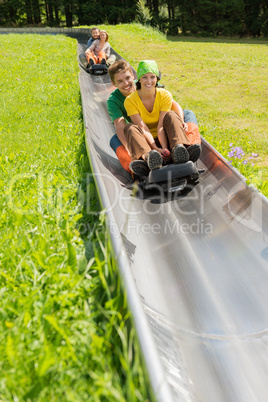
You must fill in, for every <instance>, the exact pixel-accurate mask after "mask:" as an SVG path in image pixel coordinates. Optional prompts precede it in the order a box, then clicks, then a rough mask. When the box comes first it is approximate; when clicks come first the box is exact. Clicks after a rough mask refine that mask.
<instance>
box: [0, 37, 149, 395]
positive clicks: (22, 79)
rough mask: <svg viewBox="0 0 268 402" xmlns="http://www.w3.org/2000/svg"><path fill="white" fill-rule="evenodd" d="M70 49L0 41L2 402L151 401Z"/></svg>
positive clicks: (46, 41) (55, 41)
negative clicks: (93, 170)
mask: <svg viewBox="0 0 268 402" xmlns="http://www.w3.org/2000/svg"><path fill="white" fill-rule="evenodd" d="M76 51H77V50H76V41H75V40H73V39H70V38H66V37H64V36H60V35H57V36H45V35H44V36H43V35H14V34H10V35H1V42H0V75H1V81H0V92H1V97H0V108H1V114H0V146H1V152H0V183H1V189H2V191H1V194H0V205H1V217H0V228H1V243H0V289H1V300H0V318H1V319H0V372H1V378H0V400H1V401H8V402H10V401H18V400H19V401H24V400H25V401H75V402H77V401H94V402H96V401H101V402H103V401H107V402H108V401H109V402H110V401H116V402H117V401H144V400H149V398H150V400H152V399H153V398H152V396H150V394H151V391H150V387H149V385H148V377H147V375H146V372H145V370H144V364H143V361H142V358H141V354H140V351H139V347H138V343H137V339H136V335H135V332H134V329H133V325H132V319H131V316H130V313H129V310H128V308H127V303H126V296H125V294H124V291H123V290H122V287H121V282H120V278H119V275H118V272H117V269H116V266H115V261H114V259H113V253H112V250H111V245H110V241H109V238H108V237H107V230H105V222H104V215H103V214H102V213H101V210H100V205H99V202H98V197H97V194H96V189H95V186H94V182H93V180H92V177H91V174H90V171H89V163H88V159H87V156H86V149H85V144H84V127H83V118H82V111H81V99H80V91H79V84H78V63H77V55H76ZM87 190H90V191H87ZM87 194H90V199H89V200H87V199H86V197H87ZM87 202H90V208H91V213H90V214H87V211H86V209H85V206H86V203H87ZM85 251H86V256H87V258H86V257H85Z"/></svg>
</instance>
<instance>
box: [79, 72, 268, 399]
mask: <svg viewBox="0 0 268 402" xmlns="http://www.w3.org/2000/svg"><path fill="white" fill-rule="evenodd" d="M80 86H81V93H82V102H83V110H84V119H85V126H86V142H87V147H88V150H89V154H90V158H91V161H92V165H93V169H94V172H95V175H96V181H97V184H98V188H99V191H100V196H101V198H102V203H103V206H104V207H105V208H106V209H107V215H108V221H109V227H110V232H111V238H112V241H113V244H114V247H115V251H116V253H117V257H118V261H119V268H120V270H121V273H122V275H123V278H124V279H125V281H126V282H125V283H126V286H127V291H128V295H130V299H131V300H130V307H131V309H132V311H133V315H134V319H135V324H136V326H137V327H138V328H137V330H138V334H139V337H140V342H141V346H142V348H143V352H144V354H145V358H146V362H147V367H148V365H149V367H148V370H149V373H150V376H151V379H152V377H154V369H156V372H157V370H158V374H157V375H156V377H157V379H156V381H154V379H153V382H154V384H153V386H154V389H155V390H156V393H157V389H158V390H159V389H160V388H161V385H163V384H164V389H162V393H161V392H160V393H158V394H157V398H158V400H163V401H168V400H174V401H205V402H210V401H211V402H215V401H226V402H230V401H234V402H238V401H241V402H247V401H248V402H252V401H263V402H266V401H267V400H268V388H267V385H266V384H267V376H268V375H267V373H268V357H267V356H268V354H267V352H268V336H267V335H268V330H267V328H268V309H267V306H268V291H267V283H268V242H267V232H268V213H267V211H268V204H267V199H266V198H264V197H262V196H261V195H260V194H259V193H258V192H257V191H256V190H254V189H253V188H250V187H248V186H247V185H246V183H245V180H244V178H243V177H242V176H241V175H240V174H239V173H238V172H237V171H236V170H235V169H233V168H231V167H230V166H229V165H228V163H227V162H226V161H225V160H224V158H222V157H221V155H219V154H218V153H217V152H216V151H215V150H214V149H213V148H212V147H211V146H210V145H209V144H208V143H207V142H206V141H205V140H203V143H202V155H201V159H200V160H199V161H198V168H200V169H204V173H203V174H202V175H200V178H199V180H198V182H197V183H196V184H195V185H194V186H193V187H192V188H191V189H190V190H189V191H188V192H185V193H184V192H182V193H180V192H178V193H175V194H166V193H164V192H162V191H161V189H159V188H156V189H155V190H154V191H151V192H146V191H142V190H140V191H138V193H137V194H136V195H134V194H133V192H132V191H131V189H130V188H129V187H130V186H129V184H130V183H131V180H132V179H131V177H130V175H128V173H126V172H125V171H124V170H123V169H122V168H121V166H120V164H119V161H118V160H117V158H116V156H115V154H114V152H113V151H112V149H111V148H110V146H109V141H110V138H111V137H112V135H113V134H114V132H115V131H114V127H113V124H112V123H111V121H110V118H109V115H108V113H107V108H106V101H107V98H108V96H109V94H110V93H111V92H112V91H113V90H114V87H113V86H112V84H111V82H110V80H109V77H108V76H103V77H92V76H89V75H88V74H86V73H85V72H84V71H81V74H80ZM137 295H138V296H139V301H138V302H137V300H136V297H137ZM136 302H137V305H138V308H137V310H139V311H137V310H136V311H135V307H136ZM141 306H142V308H141ZM144 313H145V315H146V324H145V321H144V324H141V322H143V320H144ZM147 325H148V327H147ZM143 326H144V327H143ZM142 327H143V328H147V329H148V331H149V332H150V334H149V336H148V333H147V332H146V331H147V329H146V331H143V328H142ZM145 332H146V333H145ZM142 336H145V338H144V342H145V343H146V341H147V342H149V343H150V336H152V343H153V344H154V345H155V346H156V349H154V346H153V345H152V351H151V352H152V355H151V356H149V355H148V353H147V352H148V350H147V349H146V348H147V347H146V346H144V345H143V339H142V338H141V337H142ZM145 339H146V340H145ZM156 351H157V354H158V357H159V359H158V358H157V364H156V365H155V366H154V364H153V363H152V360H153V359H152V356H153V355H154V353H155V352H156ZM146 353H147V356H146ZM161 370H163V372H164V379H161V376H162V375H163V372H162V371H161ZM156 377H155V378H156ZM165 393H166V394H165Z"/></svg>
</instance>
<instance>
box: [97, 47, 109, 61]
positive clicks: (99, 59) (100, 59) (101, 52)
mask: <svg viewBox="0 0 268 402" xmlns="http://www.w3.org/2000/svg"><path fill="white" fill-rule="evenodd" d="M103 59H104V60H105V61H106V60H107V54H106V53H105V52H103V51H102V50H101V51H100V52H99V56H98V62H97V63H98V64H100V63H101V61H102V60H103Z"/></svg>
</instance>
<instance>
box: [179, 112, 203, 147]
mask: <svg viewBox="0 0 268 402" xmlns="http://www.w3.org/2000/svg"><path fill="white" fill-rule="evenodd" d="M183 113H184V122H185V123H187V126H188V130H187V132H186V135H187V137H188V139H189V141H190V143H191V145H193V144H199V145H201V137H200V132H199V128H198V124H197V120H196V117H195V114H194V112H192V111H191V110H184V111H183Z"/></svg>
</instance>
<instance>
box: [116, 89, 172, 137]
mask: <svg viewBox="0 0 268 402" xmlns="http://www.w3.org/2000/svg"><path fill="white" fill-rule="evenodd" d="M171 104H172V95H171V93H170V92H169V91H167V90H166V89H163V88H156V96H155V101H154V108H153V110H152V112H151V113H150V112H148V110H147V109H146V107H145V106H144V104H143V103H142V101H141V98H140V97H139V94H138V91H135V92H133V93H132V94H131V95H129V96H128V97H127V98H126V99H125V102H124V106H125V109H126V111H127V115H128V116H133V115H134V114H140V116H141V118H142V120H143V121H144V123H145V124H146V125H147V127H148V128H149V130H150V132H151V134H152V136H153V137H154V138H156V137H157V125H158V120H159V115H160V112H168V111H170V109H171Z"/></svg>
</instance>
